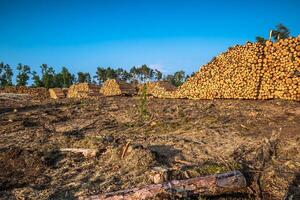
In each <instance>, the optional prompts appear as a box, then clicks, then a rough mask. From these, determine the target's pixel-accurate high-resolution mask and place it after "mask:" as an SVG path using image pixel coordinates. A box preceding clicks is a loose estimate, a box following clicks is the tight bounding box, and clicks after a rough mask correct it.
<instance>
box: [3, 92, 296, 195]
mask: <svg viewBox="0 0 300 200" xmlns="http://www.w3.org/2000/svg"><path fill="white" fill-rule="evenodd" d="M299 105H300V104H299V102H292V101H282V100H269V101H252V100H210V101H209V100H197V101H196V100H184V99H181V100H178V99H177V100H176V99H156V98H149V99H148V103H147V110H148V113H149V114H148V117H147V118H146V119H145V120H142V117H141V116H140V114H139V99H138V98H136V97H101V98H99V99H94V100H72V99H64V100H57V101H53V100H45V101H38V102H37V101H30V100H28V99H27V100H26V101H25V100H24V101H22V100H20V99H18V100H17V101H15V100H10V101H8V100H3V99H1V100H0V127H1V128H0V169H1V170H0V198H2V199H15V198H17V199H26V198H29V199H77V198H78V197H79V196H86V195H93V194H99V193H103V192H111V191H116V190H120V189H126V188H131V187H136V186H142V185H147V184H151V183H152V180H151V179H150V178H149V174H150V173H151V172H152V169H153V168H155V167H163V168H168V169H170V171H171V172H172V179H185V178H191V177H197V176H202V175H208V174H215V173H220V172H225V171H229V170H234V169H238V170H240V171H241V172H242V173H243V174H244V175H245V176H246V178H247V182H248V188H247V190H246V191H243V192H242V193H237V194H227V195H223V196H217V197H203V198H206V199H253V198H261V199H262V198H264V199H283V198H287V199H289V198H290V199H293V198H294V199H297V198H298V197H299V194H300V192H299V173H300V171H299V169H300V106H299ZM61 148H87V149H96V150H97V151H98V154H97V155H96V156H95V157H84V156H83V155H82V154H78V153H72V152H61V151H60V149H61ZM164 198H167V197H164ZM191 198H192V197H191ZM193 198H194V197H193ZM197 198H202V197H195V199H197Z"/></svg>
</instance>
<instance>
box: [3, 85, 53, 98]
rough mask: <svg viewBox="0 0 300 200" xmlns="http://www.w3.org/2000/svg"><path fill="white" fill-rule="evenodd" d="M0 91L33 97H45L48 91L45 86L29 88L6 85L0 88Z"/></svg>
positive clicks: (47, 96)
mask: <svg viewBox="0 0 300 200" xmlns="http://www.w3.org/2000/svg"><path fill="white" fill-rule="evenodd" d="M0 93H14V94H28V95H30V97H31V98H33V99H47V98H49V92H48V90H47V89H46V88H42V87H39V88H29V87H25V86H7V87H2V88H0Z"/></svg>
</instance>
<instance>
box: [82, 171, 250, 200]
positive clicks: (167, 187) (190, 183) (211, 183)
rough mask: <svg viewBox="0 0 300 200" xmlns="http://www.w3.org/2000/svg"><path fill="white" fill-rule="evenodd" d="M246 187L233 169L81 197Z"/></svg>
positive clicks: (128, 197) (110, 199) (131, 199)
mask: <svg viewBox="0 0 300 200" xmlns="http://www.w3.org/2000/svg"><path fill="white" fill-rule="evenodd" d="M244 187H246V179H245V177H244V175H243V174H242V173H241V172H240V171H231V172H227V173H222V174H215V175H210V176H204V177H197V178H191V179H186V180H173V181H169V182H166V183H162V184H153V185H147V186H144V187H138V188H132V189H127V190H122V191H117V192H111V193H105V194H100V195H94V196H88V197H80V198H79V199H82V200H83V199H84V200H121V199H122V200H142V199H149V198H154V197H157V196H158V195H160V194H163V193H169V192H172V193H181V192H190V193H192V194H201V195H219V194H223V193H229V192H236V191H237V190H239V189H242V188H244Z"/></svg>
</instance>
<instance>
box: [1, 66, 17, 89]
mask: <svg viewBox="0 0 300 200" xmlns="http://www.w3.org/2000/svg"><path fill="white" fill-rule="evenodd" d="M13 75H14V74H13V71H12V68H11V67H10V66H9V65H8V64H4V63H3V62H1V63H0V86H1V87H4V86H11V85H12V77H13Z"/></svg>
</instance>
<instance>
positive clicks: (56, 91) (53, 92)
mask: <svg viewBox="0 0 300 200" xmlns="http://www.w3.org/2000/svg"><path fill="white" fill-rule="evenodd" d="M49 94H50V97H51V98H52V99H63V98H65V97H66V94H65V92H64V91H63V89H61V88H51V89H49Z"/></svg>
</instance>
